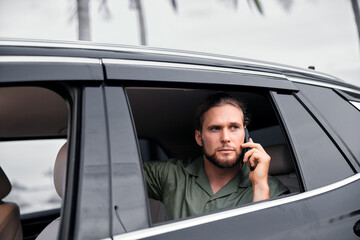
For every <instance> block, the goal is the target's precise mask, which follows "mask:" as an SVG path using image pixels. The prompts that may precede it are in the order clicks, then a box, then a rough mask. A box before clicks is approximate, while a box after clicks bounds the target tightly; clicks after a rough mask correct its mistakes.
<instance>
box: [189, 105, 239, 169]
mask: <svg viewBox="0 0 360 240" xmlns="http://www.w3.org/2000/svg"><path fill="white" fill-rule="evenodd" d="M203 119H204V122H203V125H202V132H200V131H198V130H197V131H195V139H196V142H197V143H198V144H199V145H200V146H201V147H202V148H203V152H204V156H205V158H206V159H208V160H209V161H210V162H212V163H213V164H214V165H215V166H217V167H220V168H231V167H234V166H236V165H237V164H239V162H240V160H241V159H240V158H241V147H240V146H241V144H243V143H244V137H245V132H244V125H243V122H244V121H243V119H244V117H243V112H242V111H241V110H240V109H239V108H237V107H235V106H233V105H231V104H224V105H221V106H217V107H213V108H211V109H210V110H208V111H207V112H206V113H205V114H204V116H203Z"/></svg>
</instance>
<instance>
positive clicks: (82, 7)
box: [76, 0, 91, 41]
mask: <svg viewBox="0 0 360 240" xmlns="http://www.w3.org/2000/svg"><path fill="white" fill-rule="evenodd" d="M76 3H77V19H78V34H79V36H78V39H79V40H86V41H90V40H91V32H90V16H89V0H76Z"/></svg>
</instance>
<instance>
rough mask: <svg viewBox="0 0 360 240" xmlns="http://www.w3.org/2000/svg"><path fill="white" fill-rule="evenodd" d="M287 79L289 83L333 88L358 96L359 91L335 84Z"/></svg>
mask: <svg viewBox="0 0 360 240" xmlns="http://www.w3.org/2000/svg"><path fill="white" fill-rule="evenodd" d="M287 78H288V79H289V80H290V81H291V82H297V83H305V84H310V85H314V86H319V87H327V88H335V89H338V90H343V91H347V92H353V93H357V94H360V91H359V90H355V89H352V88H349V87H344V86H339V85H337V84H332V83H325V82H319V81H314V80H309V79H304V78H297V77H287Z"/></svg>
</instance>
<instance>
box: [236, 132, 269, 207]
mask: <svg viewBox="0 0 360 240" xmlns="http://www.w3.org/2000/svg"><path fill="white" fill-rule="evenodd" d="M241 147H242V148H243V149H244V148H250V150H249V151H247V152H246V153H245V155H244V163H246V162H248V164H250V165H251V166H252V167H255V166H256V168H255V169H254V170H253V171H250V173H249V179H250V181H251V183H252V187H253V202H256V201H261V200H265V199H269V198H270V188H269V183H268V173H269V166H270V160H271V158H270V156H269V155H268V154H267V153H266V152H265V150H264V148H263V147H262V146H261V145H260V144H258V143H254V142H253V140H252V139H251V138H250V139H249V142H247V143H244V144H242V146H241Z"/></svg>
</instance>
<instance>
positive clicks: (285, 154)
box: [265, 144, 294, 175]
mask: <svg viewBox="0 0 360 240" xmlns="http://www.w3.org/2000/svg"><path fill="white" fill-rule="evenodd" d="M265 151H266V152H267V154H269V155H270V157H271V162H270V169H269V174H270V175H282V174H288V173H291V172H293V171H294V164H293V162H292V160H291V156H290V152H289V149H288V147H287V146H286V145H285V144H279V145H274V146H270V147H266V148H265Z"/></svg>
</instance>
